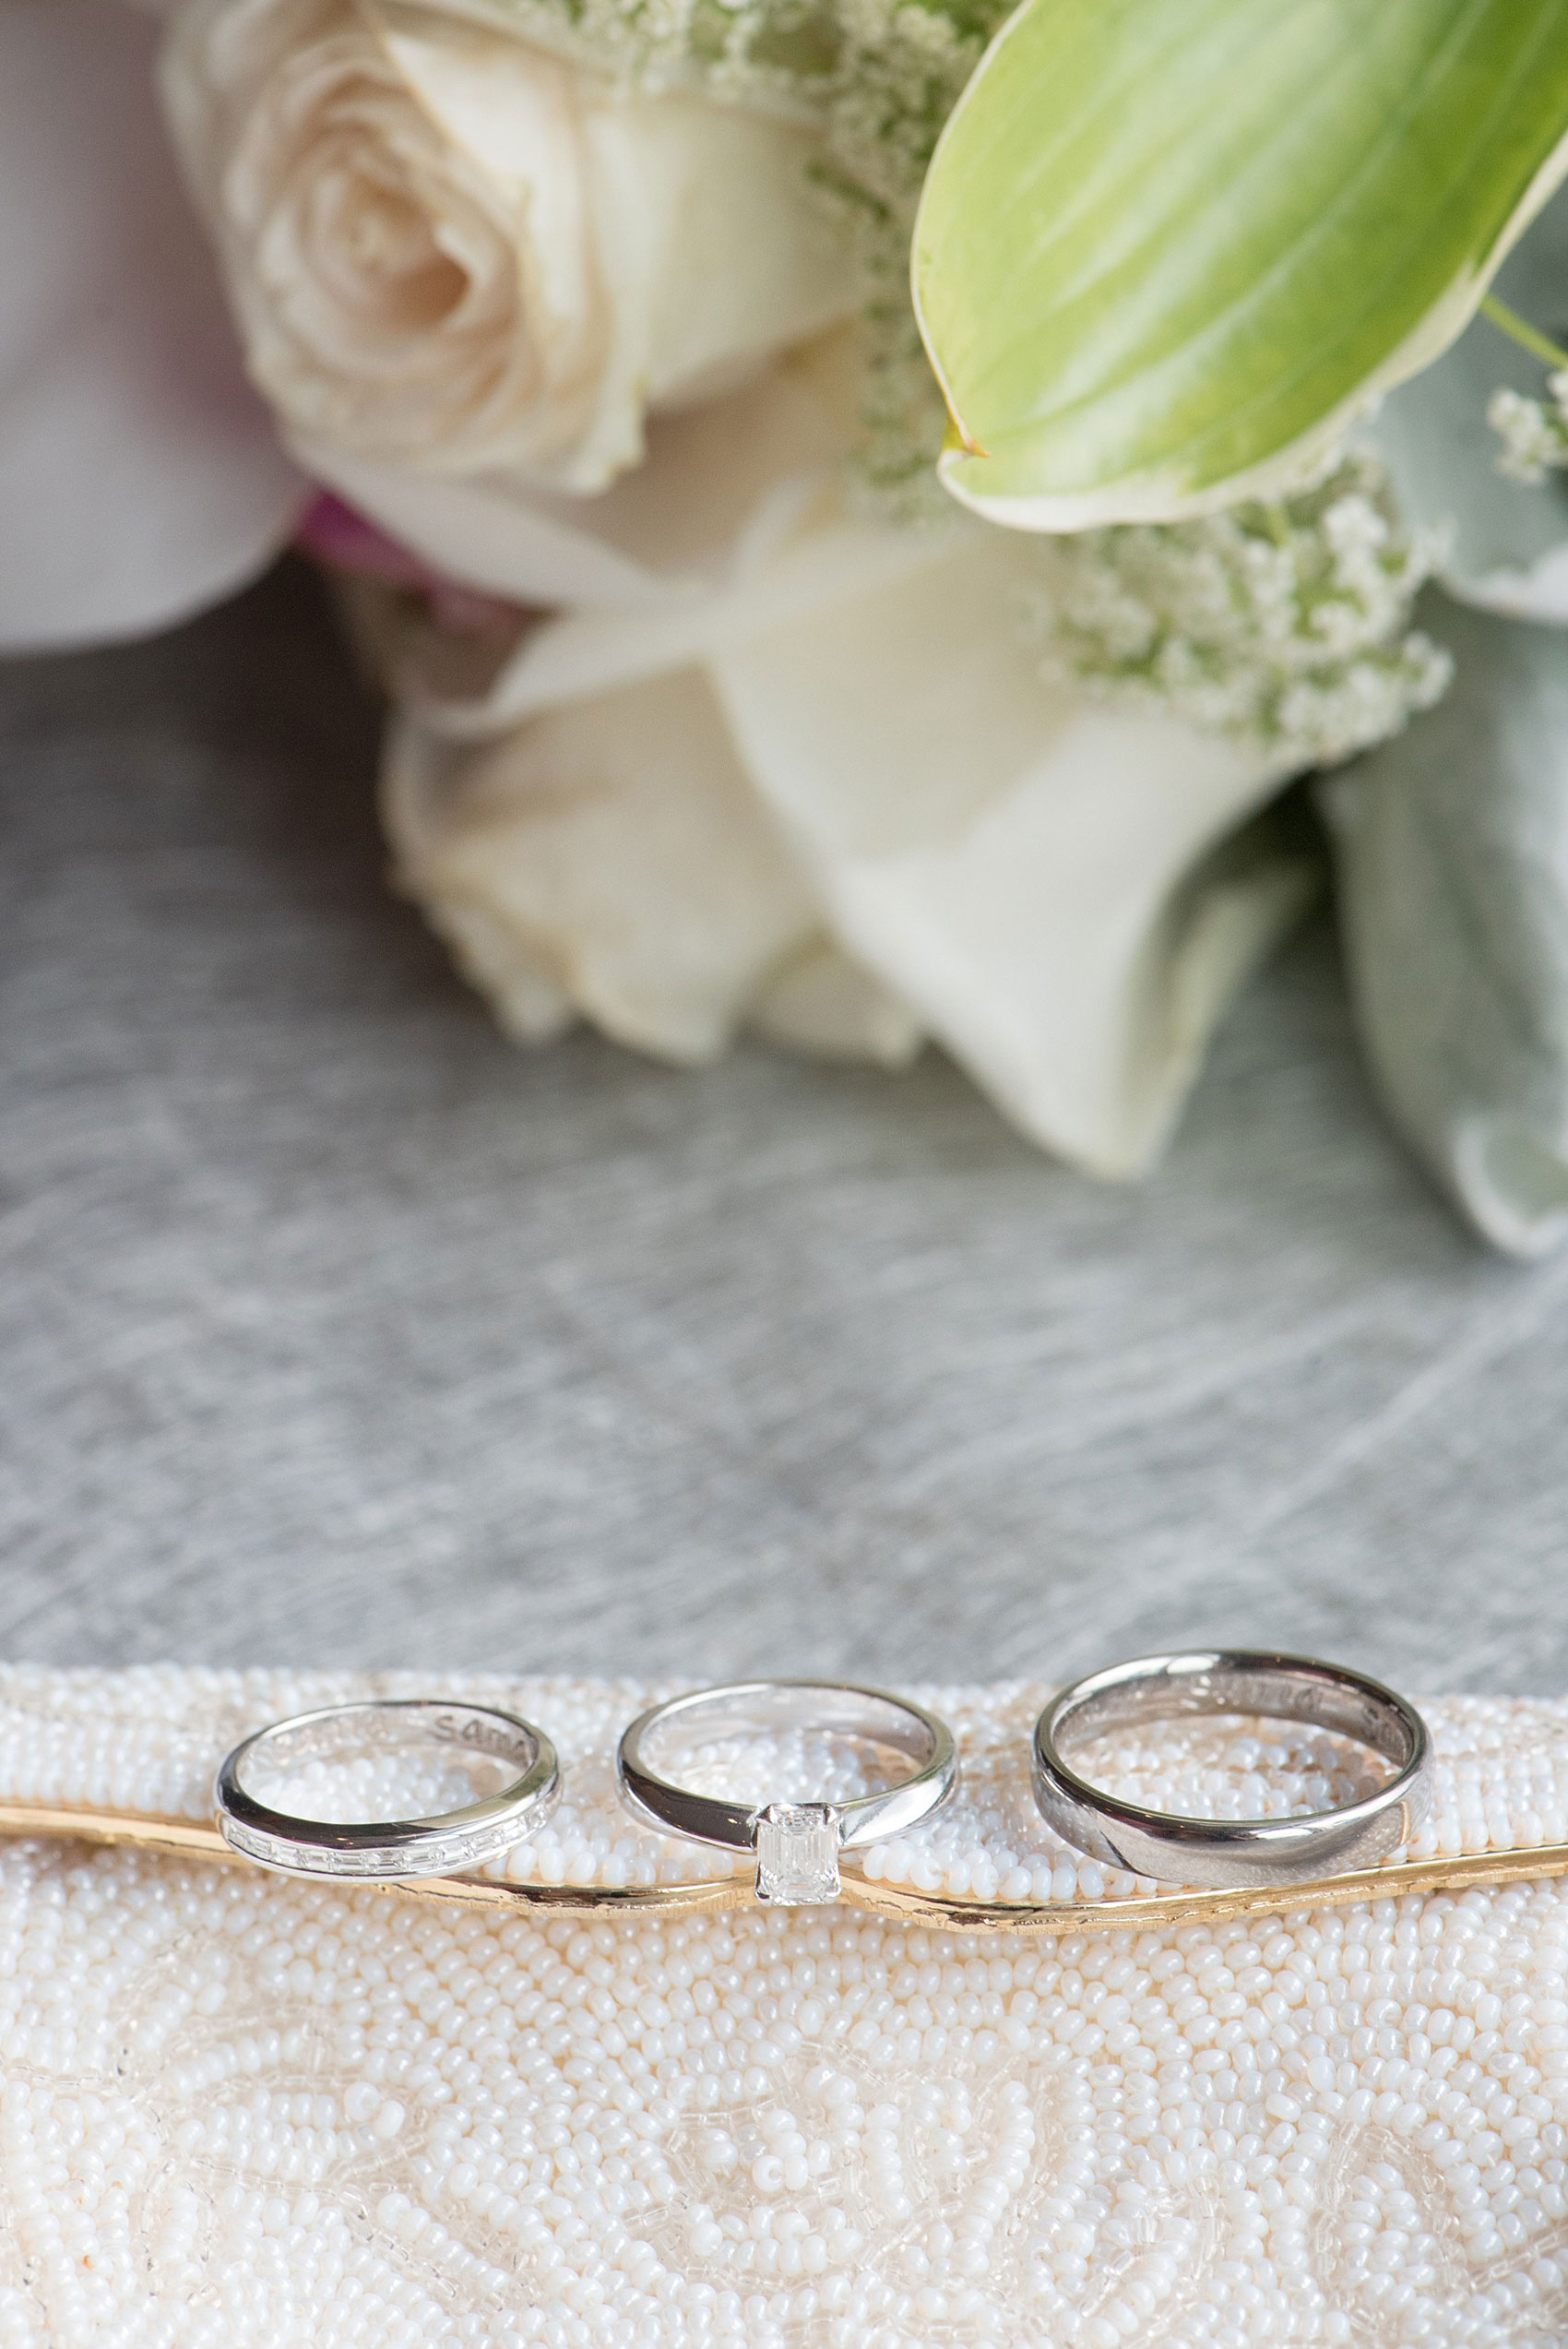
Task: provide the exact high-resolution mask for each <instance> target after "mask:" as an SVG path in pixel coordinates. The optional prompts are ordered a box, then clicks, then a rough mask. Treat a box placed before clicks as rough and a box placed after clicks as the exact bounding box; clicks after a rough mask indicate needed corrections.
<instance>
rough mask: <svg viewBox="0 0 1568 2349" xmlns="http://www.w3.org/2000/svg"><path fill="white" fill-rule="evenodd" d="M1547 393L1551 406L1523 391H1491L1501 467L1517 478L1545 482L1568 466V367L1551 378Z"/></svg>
mask: <svg viewBox="0 0 1568 2349" xmlns="http://www.w3.org/2000/svg"><path fill="white" fill-rule="evenodd" d="M1547 393H1548V397H1549V399H1550V403H1551V404H1550V407H1549V406H1548V405H1547V402H1546V401H1545V400H1541V399H1526V398H1525V396H1524V394H1523V393H1522V392H1517V391H1508V390H1502V391H1494V392H1493V393H1492V395H1491V401H1490V403H1489V405H1488V408H1487V411H1486V420H1487V423H1489V424H1490V425H1491V428H1492V431H1493V432H1494V433H1496V435H1498V438H1499V439H1500V440H1501V441H1502V443H1503V448H1502V451H1501V453H1500V455H1499V457H1498V459H1497V470H1498V471H1499V472H1500V473H1506V474H1508V475H1509V477H1510V479H1511V480H1513V481H1516V482H1544V481H1545V479H1546V477H1547V475H1548V473H1549V472H1551V471H1554V470H1555V469H1557V468H1558V467H1568V368H1559V369H1558V371H1557V373H1556V374H1555V375H1553V376H1550V377H1549V378H1548V381H1547Z"/></svg>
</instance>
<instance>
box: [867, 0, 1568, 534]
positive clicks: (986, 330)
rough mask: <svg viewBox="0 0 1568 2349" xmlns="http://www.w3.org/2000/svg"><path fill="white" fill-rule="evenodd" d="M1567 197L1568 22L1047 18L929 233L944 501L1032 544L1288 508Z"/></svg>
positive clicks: (1401, 14)
mask: <svg viewBox="0 0 1568 2349" xmlns="http://www.w3.org/2000/svg"><path fill="white" fill-rule="evenodd" d="M1565 177H1568V0H1025V5H1024V6H1022V7H1021V8H1020V9H1018V11H1017V12H1016V15H1014V16H1013V17H1011V18H1009V19H1008V21H1007V23H1006V24H1005V25H1004V27H1003V29H1002V30H1001V32H1000V33H998V35H997V37H996V39H995V40H994V41H993V42H992V45H991V47H990V49H989V50H988V51H987V53H986V54H985V56H984V58H983V59H982V60H981V62H980V66H979V69H978V70H977V72H976V74H975V76H974V78H973V79H972V80H971V81H970V83H969V85H968V89H967V90H966V91H965V93H964V95H963V97H962V98H961V99H960V101H959V102H958V105H957V106H956V109H955V111H954V113H953V114H952V116H951V117H950V119H949V121H948V123H947V125H946V128H945V129H944V133H943V135H942V137H941V140H940V141H939V143H938V146H937V149H936V153H935V156H934V158H933V160H932V167H931V171H930V174H929V176H928V178H927V181H926V185H925V191H924V194H923V196H922V198H921V209H920V216H919V219H918V221H917V223H916V229H915V243H914V261H913V273H914V293H915V307H916V312H917V315H918V316H919V318H920V322H921V333H922V334H923V336H924V337H925V341H926V348H927V350H928V351H929V352H930V353H931V356H932V362H933V364H934V365H935V367H936V371H937V374H938V376H939V377H940V378H941V381H942V386H943V389H944V393H945V394H946V398H947V402H948V406H949V408H950V410H951V411H952V415H953V421H954V427H955V429H954V433H953V435H952V436H951V439H950V445H949V447H948V448H947V450H946V452H945V453H944V456H943V459H942V472H943V477H944V480H945V482H946V483H947V485H948V487H949V488H950V489H951V490H952V491H953V492H954V494H955V495H956V496H957V497H959V498H960V499H961V500H962V501H963V502H964V503H965V504H967V505H971V506H973V507H976V508H977V509H978V510H979V511H980V512H981V513H984V514H987V515H989V516H990V517H991V518H992V519H993V520H996V521H1001V522H1006V523H1010V524H1012V525H1013V526H1014V527H1015V528H1017V529H1023V530H1076V529H1082V528H1086V527H1087V526H1089V525H1091V524H1096V523H1101V522H1120V521H1134V520H1139V521H1167V520H1173V519H1178V518H1180V517H1182V516H1183V515H1190V514H1196V513H1204V512H1207V511H1212V510H1213V509H1214V508H1215V507H1218V506H1221V505H1225V504H1228V503H1229V502H1230V501H1232V500H1233V499H1236V498H1238V497H1246V496H1270V495H1275V494H1277V491H1278V490H1279V489H1280V488H1282V487H1283V486H1284V485H1285V484H1286V483H1289V481H1290V480H1291V479H1293V478H1295V477H1297V476H1299V474H1300V473H1301V471H1302V470H1303V469H1305V468H1306V467H1308V466H1310V465H1311V464H1312V463H1313V461H1314V459H1316V458H1317V457H1319V456H1320V455H1322V454H1323V453H1324V451H1326V449H1327V448H1328V447H1331V446H1332V445H1333V443H1334V442H1335V441H1336V439H1337V438H1338V437H1339V435H1341V434H1342V432H1343V430H1344V429H1345V427H1346V426H1347V424H1348V423H1350V422H1351V421H1352V419H1353V418H1354V416H1355V415H1356V414H1357V413H1358V411H1360V410H1361V409H1362V408H1364V407H1365V406H1367V405H1368V404H1370V402H1371V401H1372V399H1374V398H1375V396H1376V395H1377V394H1378V393H1379V392H1381V391H1382V390H1383V389H1384V388H1386V387H1388V386H1389V385H1391V384H1395V383H1398V382H1401V381H1402V380H1403V379H1404V378H1405V377H1406V376H1410V375H1413V374H1415V373H1416V372H1417V371H1418V370H1419V369H1420V368H1421V367H1423V366H1425V365H1426V364H1428V362H1429V361H1430V360H1431V359H1433V358H1435V357H1436V356H1437V354H1438V353H1439V352H1441V351H1443V349H1444V348H1445V347H1446V346H1447V345H1448V343H1449V342H1451V341H1452V340H1453V339H1454V338H1455V335H1457V334H1458V333H1459V332H1460V331H1461V329H1462V328H1464V326H1465V325H1466V323H1467V320H1468V319H1469V317H1470V316H1471V315H1472V313H1473V311H1474V310H1475V307H1476V305H1477V304H1478V302H1479V300H1480V297H1481V295H1482V294H1483V293H1484V292H1485V290H1486V286H1487V282H1488V280H1489V277H1490V275H1491V271H1492V270H1493V269H1494V268H1496V267H1497V265H1498V263H1499V262H1500V261H1501V259H1502V258H1503V255H1504V254H1505V253H1506V252H1507V250H1508V248H1509V246H1510V244H1512V243H1513V242H1514V240H1515V238H1516V237H1517V236H1518V235H1519V234H1520V233H1522V231H1523V229H1524V228H1525V227H1526V224H1527V223H1528V221H1530V220H1531V219H1532V218H1533V217H1534V215H1535V214H1536V212H1537V211H1538V210H1539V209H1540V208H1541V206H1542V205H1543V204H1544V203H1545V202H1546V200H1547V198H1548V197H1550V194H1551V192H1552V191H1553V189H1554V188H1555V187H1556V186H1557V185H1558V184H1559V183H1560V182H1561V181H1562V180H1563V179H1564V178H1565ZM1565 292H1568V289H1565ZM1552 323H1556V322H1552Z"/></svg>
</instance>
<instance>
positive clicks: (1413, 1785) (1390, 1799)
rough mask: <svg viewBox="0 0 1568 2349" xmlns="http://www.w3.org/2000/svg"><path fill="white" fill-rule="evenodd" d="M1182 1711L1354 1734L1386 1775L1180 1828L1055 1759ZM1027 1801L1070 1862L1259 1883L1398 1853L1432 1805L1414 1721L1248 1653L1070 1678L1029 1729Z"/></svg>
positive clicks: (1297, 1666) (1148, 1659)
mask: <svg viewBox="0 0 1568 2349" xmlns="http://www.w3.org/2000/svg"><path fill="white" fill-rule="evenodd" d="M1187 1713H1243V1714H1244V1713H1258V1714H1262V1715H1264V1716H1265V1717H1266V1718H1268V1719H1270V1720H1277V1721H1295V1722H1301V1723H1305V1724H1306V1725H1307V1726H1309V1727H1311V1728H1313V1729H1321V1730H1327V1731H1329V1732H1331V1733H1333V1734H1335V1735H1339V1736H1344V1737H1351V1738H1354V1739H1355V1740H1356V1741H1357V1742H1358V1743H1359V1744H1360V1745H1363V1746H1370V1747H1372V1749H1373V1751H1374V1752H1376V1753H1379V1754H1381V1755H1383V1757H1384V1759H1385V1760H1387V1761H1391V1762H1393V1763H1394V1764H1395V1765H1396V1771H1395V1775H1394V1777H1393V1778H1391V1779H1390V1780H1389V1781H1388V1783H1387V1784H1386V1785H1384V1786H1380V1787H1379V1788H1378V1790H1377V1792H1376V1793H1375V1794H1373V1795H1366V1796H1364V1797H1363V1798H1362V1800H1360V1802H1355V1803H1348V1804H1346V1805H1344V1806H1342V1807H1341V1808H1340V1809H1338V1810H1331V1811H1319V1812H1316V1813H1313V1814H1312V1815H1310V1816H1308V1817H1306V1818H1186V1817H1184V1816H1182V1814H1181V1813H1179V1812H1175V1811H1158V1810H1150V1809H1146V1808H1145V1807H1144V1806H1143V1805H1142V1804H1139V1803H1130V1802H1125V1801H1123V1799H1122V1798H1121V1797H1120V1796H1119V1795H1112V1794H1111V1793H1109V1792H1108V1791H1107V1790H1106V1789H1105V1788H1104V1787H1102V1786H1097V1785H1095V1784H1094V1783H1092V1781H1090V1780H1088V1779H1087V1778H1083V1777H1081V1776H1080V1775H1079V1774H1078V1772H1077V1771H1075V1770H1074V1769H1073V1768H1072V1767H1071V1765H1070V1763H1069V1762H1068V1761H1067V1760H1066V1759H1064V1758H1063V1746H1064V1745H1065V1746H1067V1747H1075V1746H1077V1745H1079V1744H1081V1743H1083V1742H1085V1741H1086V1740H1087V1739H1089V1738H1092V1737H1098V1736H1100V1735H1103V1734H1104V1733H1105V1732H1106V1731H1108V1730H1113V1729H1118V1728H1126V1727H1131V1726H1134V1725H1136V1726H1139V1727H1141V1726H1143V1724H1144V1723H1147V1722H1150V1721H1158V1720H1166V1719H1170V1717H1171V1716H1172V1715H1176V1714H1187ZM1034 1792H1035V1800H1036V1802H1037V1803H1038V1804H1039V1807H1040V1810H1041V1812H1042V1813H1043V1814H1044V1816H1045V1818H1047V1820H1048V1821H1049V1822H1050V1824H1051V1826H1052V1827H1054V1828H1055V1830H1056V1831H1057V1833H1058V1834H1059V1835H1061V1836H1063V1837H1064V1838H1065V1839H1066V1841H1067V1842H1069V1843H1073V1844H1075V1845H1076V1847H1077V1849H1078V1850H1079V1851H1080V1852H1087V1853H1089V1854H1091V1856H1092V1857H1093V1858H1095V1859H1097V1860H1103V1861H1105V1862H1107V1863H1108V1864H1109V1865H1110V1866H1112V1867H1121V1868H1127V1869H1130V1870H1131V1871H1132V1873H1133V1874H1134V1876H1146V1877H1153V1878H1157V1879H1158V1880H1161V1881H1164V1882H1166V1883H1177V1884H1194V1885H1212V1886H1218V1887H1229V1886H1244V1887H1253V1888H1258V1887H1267V1886H1269V1885H1275V1884H1279V1883H1292V1882H1296V1881H1302V1882H1306V1881H1310V1880H1311V1879H1312V1878H1314V1877H1320V1876H1328V1875H1335V1874H1339V1873H1343V1872H1345V1871H1347V1870H1348V1869H1352V1868H1358V1867H1370V1866H1372V1865H1373V1864H1374V1863H1375V1862H1377V1861H1378V1860H1382V1859H1385V1858H1386V1857H1387V1856H1388V1854H1389V1853H1390V1852H1396V1851H1398V1850H1399V1849H1400V1847H1401V1846H1402V1845H1404V1844H1406V1843H1408V1842H1409V1840H1410V1838H1411V1836H1412V1835H1413V1834H1414V1833H1415V1831H1416V1829H1417V1828H1418V1827H1419V1826H1420V1823H1421V1821H1422V1819H1423V1818H1425V1817H1426V1814H1427V1811H1428V1809H1429V1808H1430V1806H1431V1747H1430V1744H1429V1741H1428V1737H1427V1731H1426V1723H1424V1722H1423V1721H1422V1719H1421V1717H1420V1713H1419V1712H1417V1711H1416V1710H1415V1708H1414V1706H1413V1705H1410V1704H1408V1703H1407V1702H1406V1700H1405V1699H1404V1698H1403V1697H1400V1696H1397V1695H1396V1693H1395V1691H1394V1690H1393V1689H1392V1688H1385V1687H1384V1685H1383V1683H1382V1682H1381V1681H1380V1680H1372V1679H1370V1678H1369V1677H1368V1676H1367V1675H1366V1674H1365V1673H1360V1672H1352V1671H1350V1670H1348V1668H1347V1667H1346V1666H1344V1665H1342V1664H1333V1663H1319V1662H1317V1660H1316V1659H1315V1658H1313V1657H1311V1656H1290V1655H1279V1654H1276V1653H1274V1652H1273V1651H1265V1650H1251V1649H1231V1650H1225V1649H1217V1650H1206V1651H1199V1652H1194V1653H1191V1654H1185V1655H1166V1656H1138V1657H1135V1658H1134V1660H1133V1662H1132V1663H1119V1664H1112V1665H1111V1667H1110V1669H1109V1670H1107V1671H1105V1672H1095V1673H1090V1674H1089V1675H1088V1676H1087V1678H1086V1679H1083V1680H1075V1682H1074V1683H1073V1685H1072V1687H1069V1688H1063V1691H1062V1693H1061V1695H1060V1696H1058V1697H1056V1698H1054V1699H1052V1700H1051V1703H1050V1704H1049V1705H1047V1706H1046V1708H1045V1711H1043V1712H1042V1713H1041V1714H1040V1717H1039V1720H1038V1721H1037V1722H1036V1723H1035V1732H1034Z"/></svg>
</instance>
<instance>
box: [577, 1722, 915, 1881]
mask: <svg viewBox="0 0 1568 2349" xmlns="http://www.w3.org/2000/svg"><path fill="white" fill-rule="evenodd" d="M682 1723H683V1724H687V1725H689V1726H691V1727H694V1728H698V1727H700V1728H701V1729H702V1730H703V1731H704V1732H705V1733H706V1735H708V1736H715V1737H721V1736H726V1735H731V1736H733V1735H745V1734H746V1733H747V1732H755V1731H757V1730H765V1731H766V1730H770V1729H771V1730H778V1729H821V1730H829V1731H837V1732H838V1733H839V1734H841V1735H847V1736H854V1737H862V1738H867V1739H871V1740H873V1741H874V1742H875V1743H876V1744H877V1745H880V1746H891V1747H894V1748H895V1750H896V1751H897V1752H899V1753H903V1754H907V1755H908V1756H909V1759H910V1760H911V1761H912V1762H913V1763H914V1765H915V1768H914V1770H913V1771H912V1773H911V1774H910V1776H909V1777H908V1778H905V1779H901V1780H900V1781H899V1783H898V1784H897V1786H888V1787H885V1788H882V1789H880V1790H879V1791H878V1792H877V1793H875V1794H873V1795H855V1796H854V1797H853V1798H852V1799H851V1800H849V1802H845V1803H764V1804H760V1805H755V1804H750V1803H731V1802H726V1801H725V1800H724V1799H723V1797H722V1796H720V1795H700V1794H698V1793H696V1792H695V1789H693V1788H692V1787H689V1786H683V1785H681V1784H680V1783H679V1782H678V1781H676V1780H674V1779H672V1778H669V1777H666V1776H665V1774H664V1773H663V1771H660V1770H659V1768H658V1767H657V1765H656V1763H655V1761H654V1759H652V1757H651V1755H650V1752H649V1747H650V1745H651V1744H652V1743H654V1742H655V1741H657V1739H658V1738H659V1736H660V1735H661V1734H664V1733H666V1732H668V1731H669V1730H670V1729H671V1727H672V1726H674V1725H676V1724H682ZM615 1776H616V1780H617V1782H618V1783H619V1785H620V1789H621V1794H622V1797H623V1799H624V1802H625V1803H626V1806H627V1807H628V1808H629V1809H630V1810H631V1812H632V1813H633V1815H634V1816H635V1817H636V1818H637V1819H638V1820H640V1821H641V1823H642V1824H643V1825H644V1826H645V1827H655V1828H657V1829H659V1832H660V1833H661V1834H666V1835H685V1836H689V1837H691V1838H692V1839H693V1840H694V1841H695V1842H699V1843H717V1844H719V1845H720V1846H722V1847H723V1848H724V1849H725V1850H728V1851H735V1852H755V1854H756V1855H757V1898H758V1899H759V1900H761V1901H774V1902H779V1903H780V1904H782V1905H799V1904H801V1903H803V1902H814V1901H831V1900H837V1897H838V1856H837V1855H838V1853H839V1851H840V1850H841V1849H843V1848H844V1847H846V1846H853V1845H856V1844H864V1843H870V1842H874V1841H875V1840H876V1838H877V1837H878V1836H881V1835H897V1834H901V1833H902V1832H903V1830H905V1829H906V1828H909V1827H913V1826H914V1825H916V1823H917V1822H918V1821H919V1820H921V1819H922V1818H929V1816H930V1815H931V1813H932V1811H933V1810H935V1808H936V1806H937V1805H938V1804H939V1803H943V1802H945V1801H946V1799H947V1797H948V1795H950V1794H951V1793H952V1792H953V1789H954V1787H955V1786H956V1784H957V1783H958V1756H957V1749H956V1747H955V1745H954V1742H953V1733H952V1731H951V1730H950V1729H949V1728H948V1726H947V1724H946V1723H945V1722H944V1721H939V1720H938V1718H937V1716H936V1715H935V1713H932V1712H927V1711H926V1710H925V1708H924V1706H923V1705H917V1704H912V1703H911V1702H910V1701H909V1699H908V1698H906V1697H893V1696H889V1695H888V1694H887V1693H886V1691H885V1690H884V1689H881V1688H861V1687H856V1686H855V1685H853V1684H852V1683H848V1682H841V1681H837V1680H737V1681H732V1682H730V1683H728V1684H726V1685H725V1686H723V1687H717V1688H694V1689H692V1690H691V1691H690V1692H689V1693H688V1694H687V1695H685V1696H683V1697H671V1698H670V1699H667V1701H666V1702H665V1703H663V1704H661V1705H653V1706H650V1707H649V1709H648V1711H647V1712H645V1713H640V1714H639V1715H638V1717H637V1719H636V1721H634V1722H633V1723H632V1724H631V1726H630V1727H629V1728H628V1729H627V1730H626V1731H625V1733H624V1735H623V1737H622V1739H621V1743H620V1745H619V1747H617V1748H616V1754H615Z"/></svg>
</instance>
